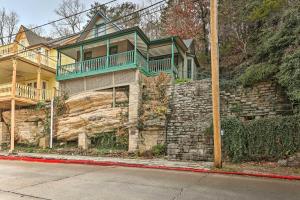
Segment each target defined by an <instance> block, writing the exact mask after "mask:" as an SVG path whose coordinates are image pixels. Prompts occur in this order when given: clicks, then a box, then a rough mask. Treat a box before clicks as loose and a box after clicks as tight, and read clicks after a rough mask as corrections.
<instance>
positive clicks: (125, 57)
mask: <svg viewBox="0 0 300 200" xmlns="http://www.w3.org/2000/svg"><path fill="white" fill-rule="evenodd" d="M108 60H109V64H108V66H109V67H116V66H124V65H128V64H132V63H134V51H126V52H123V53H118V54H113V55H110V56H109V57H108Z"/></svg>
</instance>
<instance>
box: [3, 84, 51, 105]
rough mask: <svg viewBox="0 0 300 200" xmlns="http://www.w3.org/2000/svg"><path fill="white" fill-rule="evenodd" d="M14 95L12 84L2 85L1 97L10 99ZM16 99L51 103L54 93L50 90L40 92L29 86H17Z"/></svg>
mask: <svg viewBox="0 0 300 200" xmlns="http://www.w3.org/2000/svg"><path fill="white" fill-rule="evenodd" d="M11 95H12V84H11V83H10V84H2V85H0V97H9V96H11ZM16 97H20V98H26V99H32V100H38V101H50V100H51V98H52V92H51V91H50V90H45V89H42V90H40V92H39V90H38V89H36V88H33V87H29V86H27V85H22V84H19V83H17V84H16Z"/></svg>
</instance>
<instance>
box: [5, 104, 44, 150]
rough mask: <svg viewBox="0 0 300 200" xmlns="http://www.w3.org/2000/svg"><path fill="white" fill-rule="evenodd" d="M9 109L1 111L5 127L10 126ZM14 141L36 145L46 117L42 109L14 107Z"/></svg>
mask: <svg viewBox="0 0 300 200" xmlns="http://www.w3.org/2000/svg"><path fill="white" fill-rule="evenodd" d="M10 115H11V114H10V111H5V112H3V113H2V118H3V120H4V123H5V124H6V126H7V127H10ZM15 116H16V127H15V141H16V142H17V143H23V144H34V145H37V144H38V142H39V138H41V137H42V136H43V135H44V134H43V130H44V125H43V124H44V120H45V118H46V116H45V112H44V111H43V110H36V109H21V110H19V109H16V114H15Z"/></svg>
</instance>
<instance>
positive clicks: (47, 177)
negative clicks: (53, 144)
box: [0, 160, 300, 200]
mask: <svg viewBox="0 0 300 200" xmlns="http://www.w3.org/2000/svg"><path fill="white" fill-rule="evenodd" d="M11 199H13V200H15V199H16V200H31V199H32V200H39V199H43V200H49V199H51V200H77V199H78V200H98V199H99V200H156V199H157V200H164V199H167V200H183V199H184V200H193V199H195V200H196V199H197V200H199V199H200V200H202V199H203V200H206V199H209V200H215V199H228V200H229V199H230V200H235V199H243V200H248V199H255V200H258V199H263V200H268V199H270V200H271V199H272V200H276V199H280V200H283V199H289V200H293V199H295V200H299V199H300V181H288V180H278V179H264V178H255V177H245V176H229V175H228V176H227V175H216V174H205V173H192V172H178V171H167V170H156V169H139V168H125V167H102V166H87V165H71V164H46V163H30V162H23V161H4V160H2V161H0V200H11Z"/></svg>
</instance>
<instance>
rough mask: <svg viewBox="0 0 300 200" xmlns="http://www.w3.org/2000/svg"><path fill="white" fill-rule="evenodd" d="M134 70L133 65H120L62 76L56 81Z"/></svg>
mask: <svg viewBox="0 0 300 200" xmlns="http://www.w3.org/2000/svg"><path fill="white" fill-rule="evenodd" d="M134 68H137V66H136V65H134V64H127V65H122V66H115V67H109V68H105V69H101V70H96V71H89V72H83V73H77V74H76V73H75V74H70V75H63V76H60V77H59V76H58V77H57V78H56V79H57V80H58V81H62V80H68V79H74V78H81V77H86V76H93V75H97V74H104V73H109V72H116V71H121V70H126V69H134Z"/></svg>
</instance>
